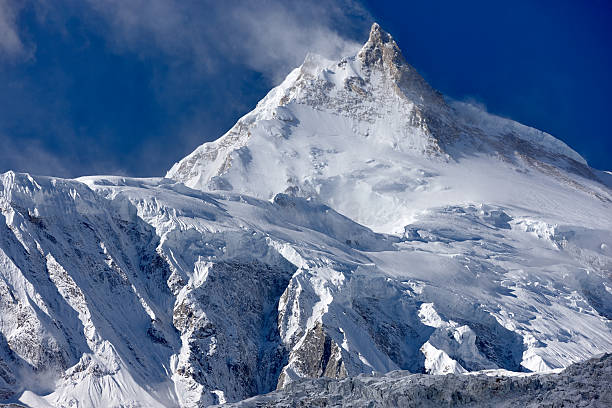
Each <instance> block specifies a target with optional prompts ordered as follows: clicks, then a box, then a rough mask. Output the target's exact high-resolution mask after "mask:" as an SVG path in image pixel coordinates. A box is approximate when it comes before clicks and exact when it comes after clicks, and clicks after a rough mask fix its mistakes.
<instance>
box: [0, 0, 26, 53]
mask: <svg viewBox="0 0 612 408" xmlns="http://www.w3.org/2000/svg"><path fill="white" fill-rule="evenodd" d="M20 8H21V5H20V3H18V2H16V1H11V0H0V57H3V58H6V59H13V58H15V57H18V56H21V55H23V54H24V53H25V51H26V50H25V46H24V44H23V43H22V41H21V39H20V37H19V33H18V32H17V22H16V19H17V14H18V13H19V10H20Z"/></svg>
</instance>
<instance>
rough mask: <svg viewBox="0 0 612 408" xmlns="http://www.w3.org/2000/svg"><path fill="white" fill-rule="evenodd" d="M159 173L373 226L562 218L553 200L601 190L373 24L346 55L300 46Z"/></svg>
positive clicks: (552, 147)
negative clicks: (439, 216)
mask: <svg viewBox="0 0 612 408" xmlns="http://www.w3.org/2000/svg"><path fill="white" fill-rule="evenodd" d="M167 177H169V178H172V179H175V180H178V181H181V182H183V183H185V184H186V185H187V186H189V187H192V188H195V189H200V190H205V191H206V190H225V191H235V192H240V193H244V194H249V195H252V196H255V197H259V198H262V199H270V198H272V197H274V195H275V194H277V193H283V192H285V193H288V194H292V195H299V196H304V197H315V198H316V199H318V200H320V201H322V202H324V203H326V204H328V205H330V206H331V207H333V208H334V209H336V210H338V211H339V212H341V213H342V214H345V215H347V216H349V217H350V218H352V219H355V220H356V221H358V222H361V223H363V224H365V225H367V226H369V227H371V228H374V229H375V230H378V231H381V232H399V231H401V230H402V229H403V227H404V225H405V224H407V223H408V222H409V221H411V220H412V219H414V217H415V216H416V215H417V214H418V212H419V211H422V210H426V209H427V208H429V207H435V206H443V205H448V204H463V203H481V202H487V203H495V204H503V205H515V206H517V207H528V208H532V209H535V208H538V209H541V210H542V212H544V213H547V214H556V215H559V218H560V219H564V220H566V221H568V219H567V217H568V214H567V211H565V210H561V211H559V210H558V209H559V208H573V207H575V206H576V205H577V200H578V201H579V202H580V204H578V207H580V206H582V205H587V206H590V205H591V204H590V202H591V201H592V200H591V197H590V195H596V196H598V197H599V198H600V199H601V200H602V201H605V202H607V203H609V202H610V199H611V197H610V192H609V190H608V189H602V186H601V184H600V183H599V181H597V180H596V178H597V176H596V175H595V174H594V173H593V171H591V170H590V169H589V168H588V166H587V165H586V162H585V161H584V159H582V158H581V157H580V156H579V155H578V154H577V153H576V152H574V151H573V150H571V149H570V148H569V147H567V146H566V145H565V144H564V143H563V142H561V141H559V140H557V139H555V138H554V137H552V136H550V135H548V134H546V133H544V132H541V131H538V130H535V129H531V128H529V127H526V126H523V125H520V124H518V123H516V122H513V121H510V120H506V119H502V118H499V117H495V116H493V115H490V114H487V113H485V112H482V111H480V110H478V109H477V108H475V107H473V106H470V105H466V104H462V103H451V105H450V106H449V104H447V102H446V101H445V100H444V98H443V97H442V96H441V95H440V94H439V93H437V92H436V91H435V90H433V89H432V88H431V87H430V86H429V85H428V84H427V83H426V82H425V81H424V80H423V78H421V76H420V75H419V74H418V73H417V72H416V71H415V69H414V68H413V67H412V66H410V65H409V64H408V63H407V62H406V61H405V60H404V58H403V57H402V54H401V51H400V49H399V48H398V46H397V44H396V43H395V41H393V39H392V38H391V36H390V35H389V34H387V33H385V32H384V31H382V30H381V29H380V27H379V26H378V25H376V24H375V25H374V26H373V27H372V30H371V33H370V38H369V39H368V41H367V42H366V44H365V45H364V46H363V48H362V49H361V50H360V51H359V52H358V53H357V55H355V56H353V57H348V58H344V59H342V60H341V61H335V62H333V61H326V60H323V59H321V58H319V57H316V56H312V55H310V56H309V57H308V58H307V59H306V61H305V62H304V64H303V65H302V66H301V67H299V68H297V69H296V70H294V71H293V72H292V73H291V74H290V75H289V76H288V77H287V79H286V80H285V81H284V82H283V83H282V84H281V85H279V86H278V87H277V88H275V89H273V90H272V91H271V92H270V93H269V94H268V96H266V98H264V99H263V100H262V101H261V102H260V103H259V104H258V105H257V107H256V108H255V110H253V111H252V112H251V113H249V114H247V115H246V116H245V117H243V118H242V119H240V120H239V121H238V123H237V124H236V125H235V126H234V127H233V128H232V129H231V130H230V131H229V132H228V133H227V134H226V135H224V136H223V137H221V138H220V139H219V140H217V141H215V142H212V143H206V144H204V145H202V146H200V147H198V148H197V149H196V150H195V151H194V152H193V153H191V154H190V155H189V156H187V157H185V158H184V159H183V160H181V161H180V162H178V163H177V164H175V165H174V166H173V167H172V169H171V170H170V171H169V172H168V174H167ZM585 196H586V197H585ZM599 207H602V208H600V210H602V209H603V207H604V206H601V205H600V206H599ZM605 208H606V209H608V207H605ZM608 213H609V211H608ZM581 221H582V220H578V219H576V221H575V222H581ZM606 221H610V216H609V215H608V216H606Z"/></svg>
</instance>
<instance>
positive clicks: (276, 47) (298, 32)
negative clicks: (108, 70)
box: [88, 0, 370, 81]
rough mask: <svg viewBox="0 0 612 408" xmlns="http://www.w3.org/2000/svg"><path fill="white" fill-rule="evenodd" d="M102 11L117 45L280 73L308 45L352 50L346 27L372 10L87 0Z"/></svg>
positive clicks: (341, 5)
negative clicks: (238, 64)
mask: <svg viewBox="0 0 612 408" xmlns="http://www.w3.org/2000/svg"><path fill="white" fill-rule="evenodd" d="M88 4H89V7H90V10H92V11H94V12H95V13H96V15H98V16H102V18H103V21H104V27H101V29H103V30H105V31H106V35H107V38H108V39H109V40H110V41H111V44H112V45H113V47H116V49H118V50H121V51H132V52H137V53H142V54H143V55H147V54H148V53H150V52H152V51H153V52H159V51H161V52H163V53H165V54H168V55H170V56H173V57H175V58H177V60H176V61H174V63H176V64H181V63H184V62H188V63H192V64H194V65H195V66H196V68H197V69H205V70H211V69H216V68H218V67H219V66H221V65H223V64H225V62H226V61H227V60H232V62H234V63H242V64H244V65H247V66H249V67H250V68H252V69H254V70H256V71H259V72H262V73H263V74H264V75H266V76H267V77H268V78H270V79H272V80H274V81H278V80H279V79H280V78H282V77H283V76H284V75H285V74H287V73H288V72H289V71H290V70H291V69H292V68H294V67H295V66H297V65H299V64H301V62H302V61H303V59H304V57H305V55H306V54H307V53H308V52H315V53H318V54H321V55H323V56H326V57H330V58H332V57H333V58H337V57H340V56H345V55H348V54H350V53H353V52H354V51H355V50H356V49H357V48H358V46H359V44H358V43H356V42H354V41H352V40H350V39H347V38H346V37H345V35H344V34H343V33H345V32H347V31H348V30H347V28H348V29H349V30H350V29H351V28H355V26H356V25H357V24H360V23H361V24H362V25H363V26H365V25H366V23H364V22H365V21H366V20H367V21H368V22H369V20H370V17H369V15H368V14H367V12H366V11H365V10H364V9H363V8H362V7H361V6H359V5H358V4H357V3H354V2H352V1H347V0H336V1H333V0H322V1H280V0H262V1H257V2H253V1H228V2H218V1H189V0H186V1H180V2H178V1H174V0H88Z"/></svg>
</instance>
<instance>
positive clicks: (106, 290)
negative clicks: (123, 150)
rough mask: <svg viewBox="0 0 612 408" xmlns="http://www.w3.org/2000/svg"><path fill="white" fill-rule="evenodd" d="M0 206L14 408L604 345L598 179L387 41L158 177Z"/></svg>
mask: <svg viewBox="0 0 612 408" xmlns="http://www.w3.org/2000/svg"><path fill="white" fill-rule="evenodd" d="M0 209H1V212H2V218H0V278H1V279H0V308H1V311H0V333H1V334H2V336H0V397H1V398H2V399H1V400H3V401H11V402H15V401H20V402H21V403H24V404H27V405H29V406H33V407H39V406H40V407H46V406H55V407H62V406H75V405H77V404H78V405H79V406H95V407H102V406H131V407H137V406H147V407H149V406H181V407H196V406H208V405H211V404H218V403H223V402H234V401H239V400H242V399H245V398H248V397H251V396H254V395H257V394H262V393H267V392H270V391H273V390H275V389H277V388H279V389H282V388H284V387H294V385H292V384H294V383H296V382H298V381H300V380H302V379H303V378H312V377H315V378H316V377H331V378H344V377H347V376H356V375H359V374H368V375H372V374H375V373H387V372H390V371H394V370H408V371H409V372H412V373H428V374H461V373H467V372H472V371H480V370H506V371H513V372H518V371H520V372H523V371H535V372H540V371H548V370H551V369H559V368H563V367H566V366H568V365H570V364H572V363H574V362H579V361H583V360H586V359H588V358H590V357H591V356H593V355H596V354H601V353H604V352H612V320H611V319H612V282H611V271H612V190H611V189H610V186H609V183H608V181H606V178H605V176H604V173H602V172H598V171H596V170H593V169H591V168H590V167H588V165H587V164H586V162H585V161H584V160H583V159H582V158H581V157H580V156H579V155H577V154H576V153H575V152H574V151H572V150H571V149H570V148H569V147H567V146H566V145H564V144H563V143H562V142H560V141H558V140H556V139H554V138H553V137H552V136H550V135H547V134H545V133H542V132H540V131H537V130H535V129H531V128H527V127H525V126H522V125H520V124H517V123H515V122H512V121H509V120H506V119H501V118H497V117H495V116H492V115H489V114H487V113H485V112H481V111H478V110H477V109H476V108H474V107H472V106H468V105H465V104H461V103H456V102H453V103H447V101H446V100H445V99H444V98H443V97H442V96H441V95H440V94H438V93H437V92H436V91H435V90H433V89H432V88H431V87H429V85H427V83H425V81H424V80H423V79H422V78H421V77H420V76H419V75H418V74H417V73H416V71H415V70H414V68H412V67H411V66H410V65H408V64H407V63H406V62H405V61H404V60H403V57H402V56H401V52H400V51H399V48H398V47H397V45H396V44H395V42H394V41H393V39H392V38H391V37H390V36H389V35H388V34H387V33H385V32H384V31H382V30H381V29H380V27H378V25H374V26H373V27H372V31H371V34H370V38H369V39H368V41H367V42H366V44H365V45H364V47H363V48H362V50H361V51H360V52H359V53H358V54H357V55H356V56H354V57H349V58H345V59H343V60H341V61H339V62H332V61H324V60H322V59H321V58H318V57H315V56H309V57H308V58H307V60H306V61H305V63H304V64H303V65H302V66H301V67H300V68H298V69H296V70H295V71H293V72H292V73H291V74H290V75H289V76H288V78H287V79H286V80H285V81H284V82H283V83H282V84H281V85H280V86H279V87H277V88H275V89H273V90H272V91H271V92H270V94H269V95H268V96H267V97H266V98H264V100H262V101H261V102H260V103H259V104H258V106H257V107H256V108H255V110H254V111H253V112H251V113H250V114H248V115H246V116H245V117H243V118H242V119H240V121H238V123H237V124H236V125H235V126H234V127H233V128H232V129H231V130H230V131H229V132H228V133H227V134H226V135H224V136H223V137H221V138H220V139H218V140H217V141H215V142H212V143H207V144H204V145H202V146H200V147H199V148H198V149H196V150H195V151H194V152H193V153H192V154H191V155H189V156H187V157H186V158H185V159H183V160H181V161H180V162H179V163H177V164H176V165H175V166H174V167H173V168H172V169H171V170H170V171H169V173H168V175H167V178H150V179H132V178H124V177H115V176H91V177H83V178H80V179H77V180H64V179H57V178H49V177H36V176H31V175H28V174H16V173H13V172H8V173H5V174H3V175H1V176H0ZM424 378H427V377H424ZM453 378H455V377H453ZM351 381H352V380H351ZM425 381H429V380H425ZM432 381H437V380H432ZM291 389H293V388H291Z"/></svg>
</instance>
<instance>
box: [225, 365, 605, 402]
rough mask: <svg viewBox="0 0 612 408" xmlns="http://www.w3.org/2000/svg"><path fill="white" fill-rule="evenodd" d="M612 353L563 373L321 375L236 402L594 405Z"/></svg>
mask: <svg viewBox="0 0 612 408" xmlns="http://www.w3.org/2000/svg"><path fill="white" fill-rule="evenodd" d="M611 376H612V356H611V355H610V354H607V355H604V356H601V357H599V358H594V359H591V360H589V361H585V362H582V363H576V364H574V365H572V366H570V367H569V368H568V369H567V370H565V371H563V372H561V373H547V374H534V375H518V376H517V375H510V376H509V375H507V373H496V372H490V371H489V372H484V373H480V374H479V375H475V374H474V375H453V374H450V375H446V376H427V375H423V374H410V373H408V372H405V371H403V372H402V371H393V372H390V373H388V374H386V375H383V376H377V377H367V376H359V377H354V378H347V379H344V380H333V379H327V378H321V379H316V380H308V381H304V382H302V383H296V384H292V385H291V386H289V387H287V388H286V389H285V390H282V391H278V392H275V393H272V394H269V395H264V396H258V397H254V398H250V399H248V400H246V401H241V402H238V403H235V404H229V405H227V406H231V407H241V408H248V407H259V408H264V407H279V408H281V407H296V406H304V407H379V408H384V407H390V408H395V407H405V408H412V407H415V408H416V407H436V408H438V407H456V406H465V407H473V408H489V407H496V408H501V407H551V408H552V407H578V406H579V407H593V408H599V407H601V408H605V407H609V406H611V405H612V383H611V382H610V380H609V379H610V377H611Z"/></svg>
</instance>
